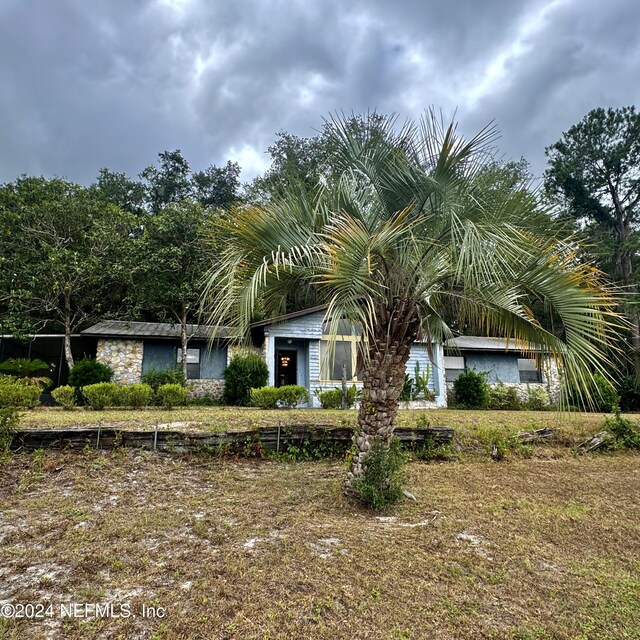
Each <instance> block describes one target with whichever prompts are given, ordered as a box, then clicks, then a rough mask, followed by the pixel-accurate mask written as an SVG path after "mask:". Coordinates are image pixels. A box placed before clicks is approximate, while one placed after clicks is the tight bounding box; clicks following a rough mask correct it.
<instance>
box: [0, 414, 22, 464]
mask: <svg viewBox="0 0 640 640" xmlns="http://www.w3.org/2000/svg"><path fill="white" fill-rule="evenodd" d="M19 425H20V415H19V414H18V412H17V411H16V410H15V408H14V407H6V408H4V409H0V453H1V454H7V453H8V452H9V449H10V448H11V442H12V441H13V434H14V432H15V431H16V429H17V428H18V426H19Z"/></svg>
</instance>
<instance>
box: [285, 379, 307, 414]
mask: <svg viewBox="0 0 640 640" xmlns="http://www.w3.org/2000/svg"><path fill="white" fill-rule="evenodd" d="M278 391H279V398H278V400H280V402H281V403H282V404H283V405H284V406H285V407H287V409H294V408H295V407H297V406H298V405H299V404H302V403H303V402H309V392H308V391H307V390H306V388H305V387H302V386H300V385H297V384H288V385H285V386H284V387H280V388H279V389H278Z"/></svg>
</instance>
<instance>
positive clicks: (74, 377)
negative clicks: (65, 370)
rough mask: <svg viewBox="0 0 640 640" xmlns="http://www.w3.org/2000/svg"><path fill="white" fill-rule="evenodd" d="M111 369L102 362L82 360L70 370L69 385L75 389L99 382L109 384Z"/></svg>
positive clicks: (111, 375) (88, 359)
mask: <svg viewBox="0 0 640 640" xmlns="http://www.w3.org/2000/svg"><path fill="white" fill-rule="evenodd" d="M112 377H113V369H112V368H111V367H108V366H107V365H106V364H103V363H102V362H98V361H97V360H92V359H91V358H83V359H82V360H80V361H79V362H76V364H75V365H73V367H72V368H71V372H70V373H69V384H70V385H71V386H72V387H75V388H76V389H80V388H82V387H88V386H89V385H93V384H98V383H100V382H111V378H112Z"/></svg>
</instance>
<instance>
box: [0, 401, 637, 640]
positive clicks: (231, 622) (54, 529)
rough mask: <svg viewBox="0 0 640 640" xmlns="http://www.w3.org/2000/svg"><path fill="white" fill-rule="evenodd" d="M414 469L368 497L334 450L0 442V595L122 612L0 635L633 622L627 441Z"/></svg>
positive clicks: (596, 631)
mask: <svg viewBox="0 0 640 640" xmlns="http://www.w3.org/2000/svg"><path fill="white" fill-rule="evenodd" d="M211 413H212V415H217V414H216V413H215V412H214V411H212V412H211ZM34 415H37V414H34ZM84 415H85V414H83V413H81V412H77V413H76V414H75V416H76V417H79V416H84ZM105 415H106V414H105ZM188 415H189V412H188V410H186V411H185V412H184V413H183V412H179V411H176V412H175V417H176V419H177V418H178V416H182V417H183V418H185V417H187V416H188ZM258 415H259V414H258ZM442 415H443V416H446V418H447V422H449V423H450V424H454V422H453V420H454V419H455V417H456V415H457V414H456V412H442ZM466 415H468V416H469V418H471V417H472V414H466ZM488 417H489V416H488V415H486V416H485V415H484V414H477V415H476V416H475V418H476V419H478V420H479V421H482V420H486V419H488ZM505 417H506V418H508V416H505ZM544 417H545V418H546V419H548V420H549V421H553V420H554V419H555V418H554V414H544ZM105 419H106V418H105ZM406 419H407V416H403V420H406ZM538 419H540V416H538ZM507 422H509V424H510V425H512V422H513V421H512V420H507ZM526 422H527V418H526V417H524V416H523V422H522V424H521V425H517V428H520V427H521V426H527V424H526ZM455 426H459V425H455ZM513 426H514V427H515V425H513ZM465 428H471V427H465ZM577 428H578V427H576V429H577ZM583 428H584V429H586V430H587V431H590V432H592V431H593V429H594V428H597V420H594V423H593V425H588V426H586V425H585V426H581V427H580V429H583ZM409 471H410V486H411V489H412V491H413V492H414V493H415V494H416V496H417V498H418V501H417V502H411V501H406V502H404V503H402V504H400V505H399V506H397V507H396V508H394V509H393V511H390V512H388V513H385V514H382V515H375V514H371V513H369V512H366V511H364V510H361V509H360V508H358V507H356V506H354V505H353V504H352V503H350V502H349V501H348V500H347V499H346V498H344V497H343V495H342V493H341V490H340V483H341V479H342V475H343V465H342V463H341V462H340V461H323V462H313V463H311V462H297V463H286V462H282V461H240V462H233V461H230V460H212V459H207V458H203V457H180V456H175V455H167V454H153V453H151V452H146V451H136V450H122V449H121V450H115V451H113V452H109V453H99V452H98V453H96V452H86V453H84V454H82V453H44V454H42V453H38V452H36V453H35V454H32V455H25V454H19V455H12V456H10V457H9V458H8V459H7V460H6V461H5V462H3V463H2V466H0V495H1V498H0V500H1V502H0V510H1V511H0V513H1V519H0V540H1V541H2V544H1V546H0V557H1V560H0V600H2V601H8V602H11V603H14V604H15V603H28V602H32V603H35V602H45V603H47V602H51V603H54V604H55V606H56V607H58V605H59V604H60V603H67V604H68V603H112V604H113V605H114V611H115V612H116V613H117V612H118V611H120V612H122V611H123V610H124V609H118V607H120V606H121V605H123V604H128V605H129V606H130V610H131V612H132V613H133V614H134V615H135V617H134V616H133V615H132V616H130V617H120V618H116V617H110V618H100V617H98V618H96V617H94V616H93V615H91V614H90V615H88V617H86V618H79V617H65V618H61V617H60V615H59V610H58V609H57V608H56V609H54V610H53V615H52V616H51V617H49V616H46V617H45V618H44V619H42V620H24V619H23V620H17V621H16V620H12V621H9V620H2V621H0V638H3V639H5V638H12V639H14V638H15V639H18V638H19V639H22V638H70V639H80V638H82V639H87V638H101V639H102V638H157V639H161V638H167V639H174V638H177V639H182V638H184V639H187V638H221V639H226V638H229V639H230V638H243V639H244V638H256V639H262V640H265V639H268V638H270V639H285V640H286V639H291V640H294V639H295V640H298V639H300V638H318V639H323V638H326V639H327V640H328V639H334V638H335V639H338V638H349V639H351V638H356V639H360V638H372V639H379V638H381V639H388V640H391V639H394V640H400V639H418V638H436V637H437V638H445V639H446V638H451V639H465V638H497V639H500V640H506V639H516V638H518V639H520V640H524V639H534V638H536V639H540V638H548V639H551V638H553V639H569V638H584V639H605V638H611V639H614V638H615V639H621V638H640V527H639V525H638V522H640V456H637V455H630V454H621V453H613V454H606V455H594V456H585V457H580V458H574V457H571V456H570V455H563V456H562V458H561V459H548V458H546V457H534V458H532V459H522V458H514V459H512V460H511V461H507V462H504V463H500V464H498V463H491V462H466V463H461V464H451V463H443V464H427V463H424V462H413V463H411V464H410V465H409ZM143 606H145V607H146V611H147V612H149V610H150V609H149V608H150V607H153V608H154V611H156V612H163V613H164V617H163V618H157V617H142V615H141V613H142V607H143ZM160 607H161V608H163V609H159V608H160ZM147 615H148V613H147Z"/></svg>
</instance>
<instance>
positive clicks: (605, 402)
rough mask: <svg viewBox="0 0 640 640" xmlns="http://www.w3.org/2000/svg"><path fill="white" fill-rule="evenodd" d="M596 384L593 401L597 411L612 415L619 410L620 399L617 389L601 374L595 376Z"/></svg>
mask: <svg viewBox="0 0 640 640" xmlns="http://www.w3.org/2000/svg"><path fill="white" fill-rule="evenodd" d="M593 381H594V383H595V393H594V394H593V401H594V403H595V406H596V410H597V411H601V412H602V413H612V412H614V411H616V410H617V409H618V406H619V404H620V397H619V396H618V392H617V391H616V389H615V387H614V386H613V385H612V384H611V383H610V382H609V381H608V380H607V379H606V378H604V376H601V375H600V374H599V373H596V374H595V375H594V376H593Z"/></svg>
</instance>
